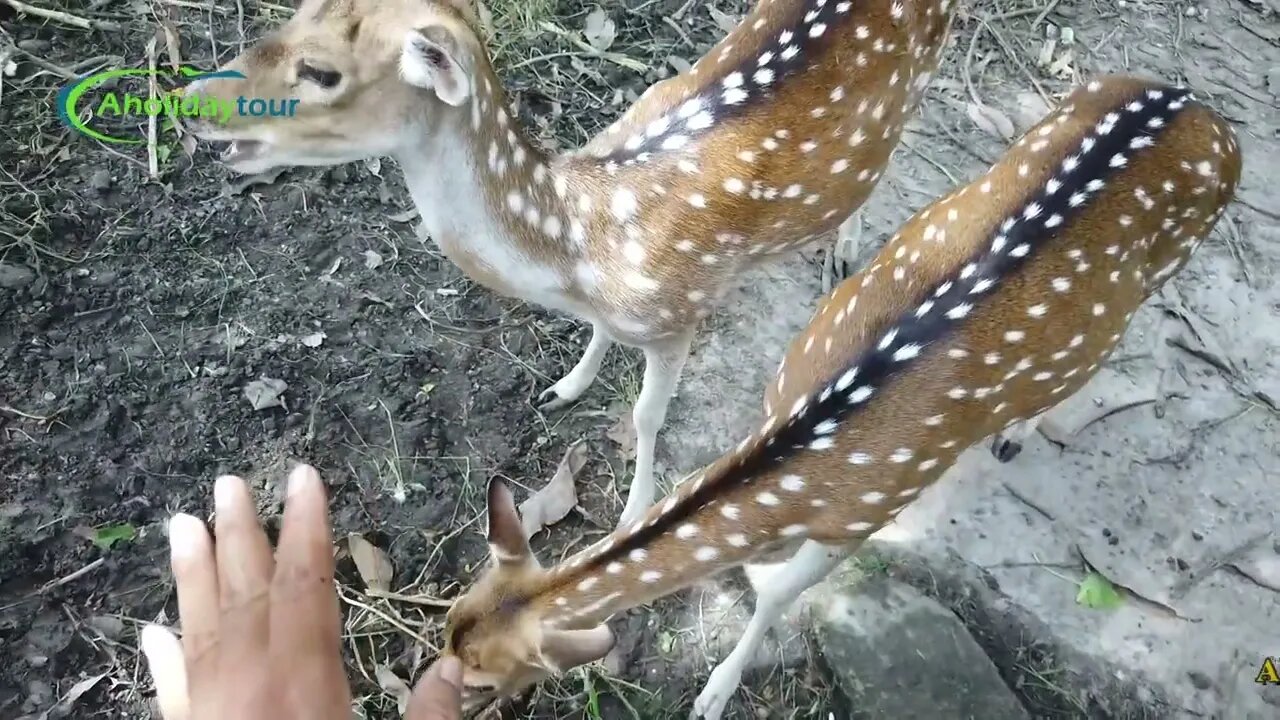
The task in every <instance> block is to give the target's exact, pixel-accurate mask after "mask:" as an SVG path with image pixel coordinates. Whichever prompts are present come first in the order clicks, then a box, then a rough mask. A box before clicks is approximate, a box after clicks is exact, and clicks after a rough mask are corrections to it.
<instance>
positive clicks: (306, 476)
mask: <svg viewBox="0 0 1280 720" xmlns="http://www.w3.org/2000/svg"><path fill="white" fill-rule="evenodd" d="M318 478H319V476H318V475H317V474H316V470H315V468H313V467H311V466H310V465H297V466H295V467H294V468H293V472H291V473H289V485H288V487H286V488H285V495H286V496H287V497H293V496H294V495H297V494H298V493H299V492H301V491H302V490H303V488H305V487H306V486H307V485H308V484H309V483H310V482H311V481H312V480H313V479H318Z"/></svg>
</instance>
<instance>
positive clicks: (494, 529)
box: [488, 478, 533, 564]
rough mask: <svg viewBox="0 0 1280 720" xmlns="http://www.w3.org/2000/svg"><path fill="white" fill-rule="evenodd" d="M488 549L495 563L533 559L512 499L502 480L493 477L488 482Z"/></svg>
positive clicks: (522, 561)
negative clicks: (495, 560)
mask: <svg viewBox="0 0 1280 720" xmlns="http://www.w3.org/2000/svg"><path fill="white" fill-rule="evenodd" d="M488 496H489V551H490V552H491V553H493V557H494V558H495V559H497V561H498V563H499V564H504V563H526V562H529V561H530V560H532V559H533V550H531V549H530V548H529V540H528V538H526V537H525V534H524V524H523V523H521V522H520V512H519V511H518V510H516V499H515V496H513V495H512V494H511V490H510V489H508V488H507V485H506V483H504V482H502V481H501V480H499V479H497V478H494V479H492V480H490V481H489V492H488Z"/></svg>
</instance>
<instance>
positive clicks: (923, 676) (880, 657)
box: [811, 576, 1030, 720]
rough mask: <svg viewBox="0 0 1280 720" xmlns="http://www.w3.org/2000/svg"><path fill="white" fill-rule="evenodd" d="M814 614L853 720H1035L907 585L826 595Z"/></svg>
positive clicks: (890, 583) (962, 633)
mask: <svg viewBox="0 0 1280 720" xmlns="http://www.w3.org/2000/svg"><path fill="white" fill-rule="evenodd" d="M811 612H812V614H813V622H814V627H815V632H816V635H817V638H818V644H819V645H820V646H821V648H822V653H823V657H824V659H825V662H826V664H827V665H828V666H829V667H830V668H831V671H832V674H833V675H834V676H835V679H836V682H837V684H838V685H839V686H840V688H841V690H843V691H844V693H845V695H846V696H848V698H849V701H850V702H851V704H852V706H853V714H854V717H856V718H865V719H866V720H872V719H878V718H894V719H895V720H896V719H897V718H947V719H948V720H951V719H954V720H968V719H972V720H1020V719H1021V718H1029V717H1030V715H1028V713H1027V710H1026V708H1024V707H1023V706H1022V705H1021V704H1020V703H1019V702H1018V699H1017V697H1015V696H1014V694H1013V692H1012V691H1011V690H1009V688H1008V687H1006V686H1005V684H1004V681H1003V680H1002V679H1001V677H1000V673H999V672H998V671H997V669H996V666H995V665H994V664H992V662H991V660H990V659H989V658H988V657H987V656H986V655H985V654H984V653H983V650H982V648H981V647H980V646H979V645H978V643H977V642H976V641H975V640H974V639H973V637H972V636H970V635H969V632H968V631H967V630H966V629H965V626H964V624H963V623H961V622H960V620H959V619H958V618H957V617H956V616H955V615H954V614H953V613H952V612H951V611H950V610H948V609H947V608H945V607H943V606H942V605H940V604H938V603H937V602H935V601H934V600H931V599H930V598H928V597H926V596H924V595H923V594H921V593H920V592H918V591H917V590H915V589H914V588H912V587H911V586H910V585H906V584H904V583H900V582H896V581H894V580H890V579H888V578H886V577H884V576H877V577H874V578H868V579H867V580H865V581H864V582H862V583H859V584H858V585H857V586H855V587H847V588H843V589H840V588H830V587H824V588H822V589H821V591H820V592H819V597H818V598H817V599H815V600H814V602H813V604H812V606H811Z"/></svg>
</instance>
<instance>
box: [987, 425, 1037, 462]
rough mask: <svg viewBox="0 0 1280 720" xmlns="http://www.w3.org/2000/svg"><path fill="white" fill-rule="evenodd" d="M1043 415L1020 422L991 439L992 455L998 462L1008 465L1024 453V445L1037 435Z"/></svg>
mask: <svg viewBox="0 0 1280 720" xmlns="http://www.w3.org/2000/svg"><path fill="white" fill-rule="evenodd" d="M1041 417H1044V415H1043V413H1042V414H1040V415H1037V416H1035V417H1033V418H1031V419H1029V420H1019V421H1018V422H1015V423H1013V424H1012V425H1010V426H1009V427H1006V428H1005V429H1004V430H1001V431H1000V432H998V433H996V434H995V436H994V437H992V438H991V454H992V455H994V456H995V458H996V460H999V461H1000V462H1002V463H1007V462H1009V461H1010V460H1013V459H1014V458H1016V457H1018V453H1020V452H1022V443H1023V442H1024V441H1025V440H1026V439H1027V438H1029V437H1031V436H1032V435H1034V434H1035V432H1036V427H1037V426H1038V425H1039V424H1040V418H1041Z"/></svg>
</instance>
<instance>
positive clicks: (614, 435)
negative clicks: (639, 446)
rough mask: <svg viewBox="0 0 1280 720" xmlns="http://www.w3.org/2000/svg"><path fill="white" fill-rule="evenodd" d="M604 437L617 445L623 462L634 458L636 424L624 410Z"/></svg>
mask: <svg viewBox="0 0 1280 720" xmlns="http://www.w3.org/2000/svg"><path fill="white" fill-rule="evenodd" d="M605 437H607V438H609V439H610V440H612V441H614V442H616V443H618V450H619V451H621V452H622V457H623V459H624V460H632V459H634V458H635V456H636V424H635V421H634V420H632V415H631V413H629V412H626V411H625V410H624V411H622V412H620V413H618V421H617V422H615V423H614V424H613V427H611V428H609V430H608V431H607V432H605Z"/></svg>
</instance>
